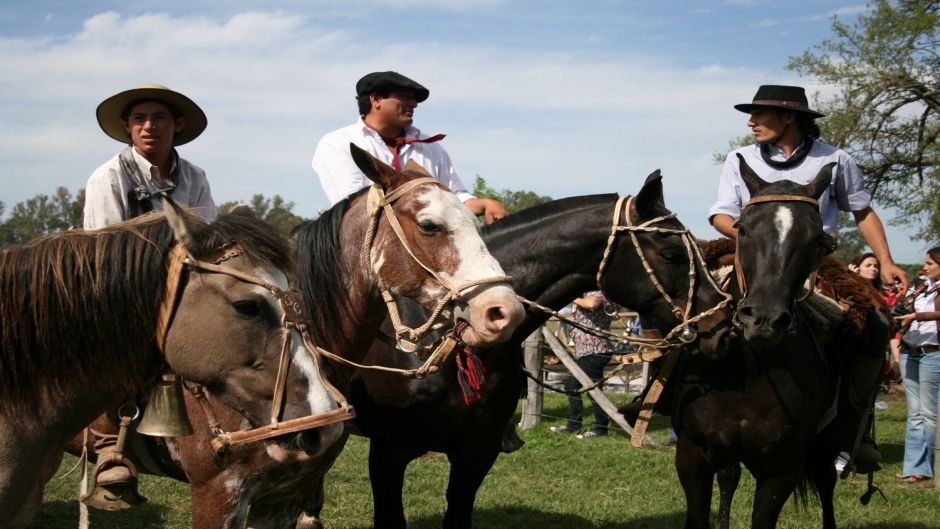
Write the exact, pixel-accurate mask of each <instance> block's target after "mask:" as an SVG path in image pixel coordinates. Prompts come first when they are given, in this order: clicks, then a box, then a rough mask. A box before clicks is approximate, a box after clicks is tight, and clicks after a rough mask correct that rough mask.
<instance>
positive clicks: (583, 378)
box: [542, 327, 658, 446]
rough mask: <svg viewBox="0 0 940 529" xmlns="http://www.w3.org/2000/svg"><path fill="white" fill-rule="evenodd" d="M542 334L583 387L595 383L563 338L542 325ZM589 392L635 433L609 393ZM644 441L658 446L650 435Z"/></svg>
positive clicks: (607, 410) (620, 422)
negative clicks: (576, 359) (608, 396)
mask: <svg viewBox="0 0 940 529" xmlns="http://www.w3.org/2000/svg"><path fill="white" fill-rule="evenodd" d="M542 335H543V336H544V337H545V341H546V342H547V343H548V345H549V347H551V348H552V351H554V352H555V356H557V357H558V359H559V360H561V363H562V364H564V365H565V367H566V368H568V371H570V372H571V374H572V376H574V378H576V379H577V380H578V382H580V383H581V385H582V386H583V387H588V386H590V385H592V384H594V381H593V380H591V379H590V378H589V377H588V376H587V375H585V374H584V371H582V370H581V368H580V367H578V363H577V361H575V359H574V358H573V357H572V356H571V354H570V353H569V352H568V350H567V349H565V346H564V345H563V344H562V343H561V340H559V339H558V337H556V336H555V335H554V334H552V333H551V331H549V330H548V329H546V328H544V327H542ZM588 394H589V395H591V396H592V397H594V401H595V402H597V404H598V405H599V406H600V407H601V409H602V410H604V412H605V413H607V415H608V416H609V417H610V420H612V421H614V422H615V423H617V425H618V426H620V427H621V428H623V430H624V431H625V432H627V434H630V435H632V434H633V428H631V427H630V425H629V424H627V420H626V419H624V418H623V415H621V414H620V412H619V411H617V407H616V406H614V403H613V402H611V401H610V399H608V398H607V395H605V394H604V392H603V391H601V388H600V387H597V388H594V389H592V390H591V391H588ZM643 442H644V443H646V444H648V445H650V446H658V444H657V443H656V442H654V441H653V440H652V439H650V438H649V436H644V437H643Z"/></svg>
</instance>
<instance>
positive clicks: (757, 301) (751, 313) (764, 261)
mask: <svg viewBox="0 0 940 529" xmlns="http://www.w3.org/2000/svg"><path fill="white" fill-rule="evenodd" d="M738 158H739V159H740V168H741V169H740V170H741V176H742V178H743V179H744V183H745V185H746V186H747V189H748V191H749V192H750V194H751V197H752V198H751V200H750V201H749V202H748V204H746V205H745V207H744V210H743V211H742V213H741V216H740V218H739V219H738V221H737V223H736V224H735V227H736V228H737V230H738V238H737V244H738V249H737V259H738V262H737V266H738V267H739V272H738V273H739V274H740V278H741V280H740V281H739V283H742V284H741V285H739V286H740V287H741V289H742V291H743V293H744V299H743V301H742V303H741V304H740V306H739V307H738V311H737V316H736V317H737V320H738V322H739V323H740V325H741V328H742V330H743V331H744V338H745V339H746V340H747V341H748V342H749V343H752V344H760V345H767V346H773V345H776V344H777V343H779V342H780V340H781V339H782V338H783V336H784V335H785V334H786V333H788V332H790V330H791V329H792V328H793V326H794V325H795V319H794V316H793V307H794V304H795V302H796V300H797V296H798V295H799V293H800V291H801V289H802V288H803V285H804V283H805V282H806V280H807V278H808V277H809V276H810V274H811V273H812V272H813V271H815V270H816V268H817V267H818V266H819V263H820V261H821V260H822V258H823V257H824V256H825V255H826V254H828V253H829V252H831V251H832V247H833V244H832V243H833V241H832V237H830V236H829V235H828V234H826V233H825V232H824V231H823V229H822V217H821V216H820V213H819V207H818V205H817V203H816V200H817V199H818V198H819V196H820V195H822V193H824V192H825V191H826V189H827V188H828V186H829V183H830V181H831V180H832V168H833V166H834V165H835V163H830V164H827V165H826V166H825V167H823V168H822V169H821V170H820V171H819V173H818V174H817V175H816V177H815V178H814V179H813V181H812V182H810V183H809V184H805V185H801V184H798V183H796V182H792V181H789V180H781V181H779V182H773V183H768V182H766V181H764V180H763V179H761V178H760V177H759V176H757V174H756V173H755V172H754V171H753V170H752V169H751V168H750V166H748V165H747V163H746V162H745V161H744V158H743V157H742V156H741V155H740V154H738Z"/></svg>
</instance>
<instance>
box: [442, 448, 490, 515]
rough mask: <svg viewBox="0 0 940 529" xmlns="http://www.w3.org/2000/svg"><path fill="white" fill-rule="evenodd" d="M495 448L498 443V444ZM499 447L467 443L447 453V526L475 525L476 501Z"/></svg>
mask: <svg viewBox="0 0 940 529" xmlns="http://www.w3.org/2000/svg"><path fill="white" fill-rule="evenodd" d="M494 448H495V447H494ZM497 455H499V451H498V450H496V449H489V448H487V447H480V446H476V447H473V446H467V445H464V446H463V447H461V448H459V449H458V450H457V451H452V452H449V453H448V454H447V459H448V460H449V461H450V477H449V479H448V480H447V512H446V513H444V523H443V527H444V529H471V528H472V527H473V504H474V502H476V498H477V490H479V489H480V485H482V484H483V479H484V478H485V477H486V474H487V473H488V472H489V471H490V469H491V468H492V467H493V463H494V462H496V456H497Z"/></svg>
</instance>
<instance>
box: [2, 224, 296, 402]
mask: <svg viewBox="0 0 940 529" xmlns="http://www.w3.org/2000/svg"><path fill="white" fill-rule="evenodd" d="M184 215H185V216H186V218H187V225H188V226H189V227H190V230H191V234H192V235H193V240H194V242H193V244H192V247H190V248H189V250H190V252H191V254H192V255H193V256H194V257H196V258H199V259H211V258H212V257H213V256H217V255H218V254H219V248H220V247H221V245H222V244H224V243H226V242H230V241H234V242H236V243H240V246H241V247H242V249H243V250H244V252H245V255H246V256H247V257H248V259H249V260H252V261H253V262H271V263H273V264H275V265H276V266H280V267H284V269H285V270H290V268H287V267H288V266H290V265H291V264H292V263H293V261H292V258H291V256H290V253H289V250H290V245H289V243H288V242H287V240H286V239H284V238H283V237H278V236H277V235H275V234H274V230H272V229H271V228H270V227H269V226H268V225H267V224H265V223H263V222H262V221H259V220H257V219H253V218H251V217H248V216H245V215H237V214H236V215H225V216H222V217H220V218H219V220H218V221H217V222H216V223H214V224H212V225H207V224H205V223H204V222H203V221H202V220H201V219H199V218H198V217H196V216H195V215H193V214H192V213H184ZM164 220H165V217H164V215H163V214H162V213H151V214H148V215H144V216H141V217H138V218H136V219H133V220H130V221H127V222H123V223H120V224H115V225H113V226H110V227H107V228H103V229H100V230H91V231H85V230H71V231H67V232H61V233H56V234H51V235H46V236H42V237H39V238H37V239H35V240H33V241H31V242H29V243H27V244H26V245H24V246H22V247H11V248H8V249H5V250H4V251H2V252H0V291H2V293H3V294H2V296H0V326H2V328H0V406H2V407H3V408H6V409H12V410H14V411H17V410H27V409H33V408H35V407H36V406H37V405H38V404H40V403H42V402H44V401H70V400H73V399H76V398H79V397H80V396H81V395H82V394H83V390H85V391H87V388H88V387H95V388H96V391H97V392H98V394H101V395H120V394H133V392H135V391H137V390H138V389H139V388H140V387H141V386H142V385H143V384H144V383H145V382H146V380H147V379H148V378H149V377H150V376H152V375H154V374H155V370H156V368H157V367H159V364H160V362H161V359H160V356H159V354H158V351H157V349H156V345H155V343H156V342H155V332H154V331H155V327H156V320H157V313H158V310H159V306H160V304H161V302H162V300H163V297H164V291H165V290H166V274H167V264H166V263H167V257H168V254H169V251H170V250H171V248H172V247H173V246H174V236H173V232H172V230H171V229H170V227H169V225H168V224H167V223H166V222H164ZM28 415H29V414H26V416H28Z"/></svg>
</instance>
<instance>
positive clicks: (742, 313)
mask: <svg viewBox="0 0 940 529" xmlns="http://www.w3.org/2000/svg"><path fill="white" fill-rule="evenodd" d="M742 317H743V318H746V319H748V320H752V319H754V309H752V308H751V307H750V305H744V306H743V307H741V308H740V309H738V318H739V319H740V318H742Z"/></svg>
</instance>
